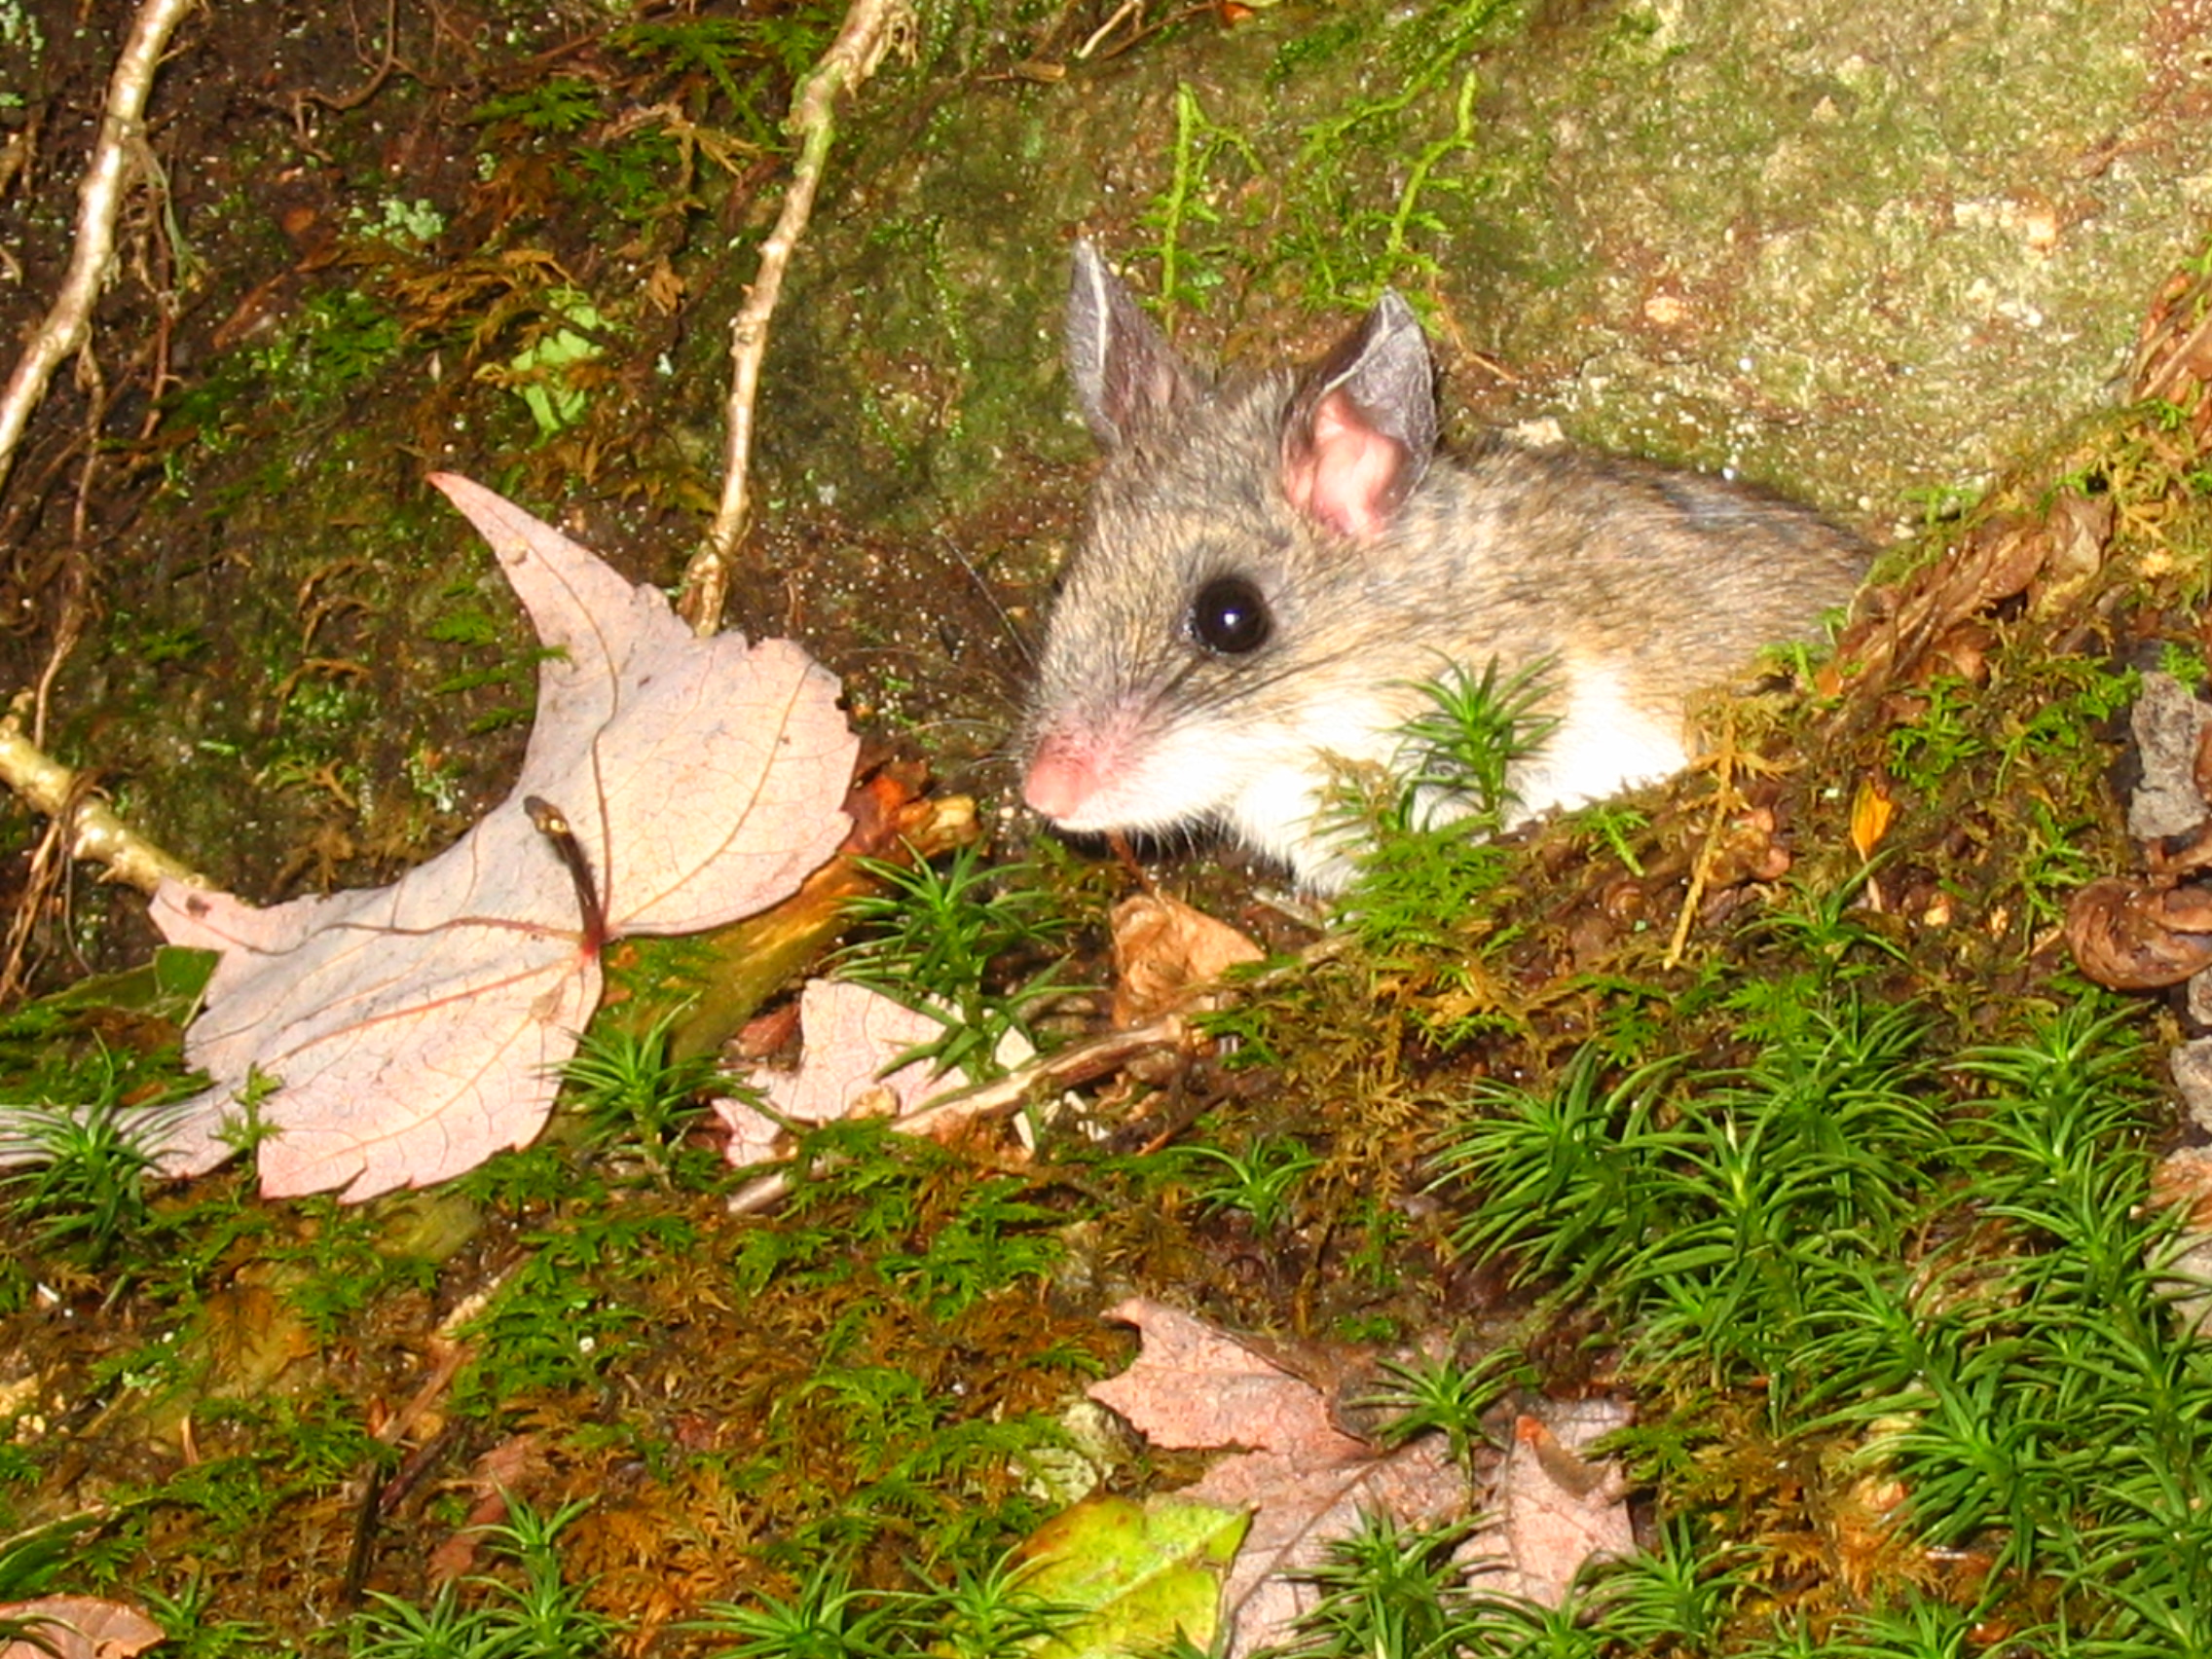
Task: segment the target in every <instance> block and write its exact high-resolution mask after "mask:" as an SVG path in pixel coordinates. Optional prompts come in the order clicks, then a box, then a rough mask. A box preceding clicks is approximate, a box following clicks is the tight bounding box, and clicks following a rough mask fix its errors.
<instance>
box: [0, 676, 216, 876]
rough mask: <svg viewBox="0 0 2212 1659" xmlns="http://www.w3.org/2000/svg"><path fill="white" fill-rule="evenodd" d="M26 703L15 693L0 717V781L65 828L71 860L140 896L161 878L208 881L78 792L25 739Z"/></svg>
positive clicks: (72, 777)
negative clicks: (96, 868)
mask: <svg viewBox="0 0 2212 1659" xmlns="http://www.w3.org/2000/svg"><path fill="white" fill-rule="evenodd" d="M27 701H28V698H27V697H24V696H18V698H17V699H16V706H15V707H14V708H12V709H10V710H9V711H8V715H7V718H6V719H0V784H5V785H7V786H8V788H10V789H12V790H14V791H15V792H16V793H17V794H18V795H19V796H21V797H22V799H23V801H24V802H25V803H26V804H27V805H28V806H29V807H30V808H31V809H32V810H33V811H34V812H42V813H44V814H45V815H46V816H47V817H49V818H52V819H55V820H56V821H58V822H62V823H65V824H66V825H67V826H68V831H69V854H70V856H71V857H72V858H78V859H92V860H93V861H94V862H96V863H99V864H103V865H105V866H107V868H108V873H109V874H110V875H111V876H113V877H114V878H115V879H116V880H118V881H128V882H129V883H130V885H131V886H133V887H135V888H137V889H138V890H139V891H140V892H142V893H146V894H151V893H153V892H154V890H155V889H156V888H158V887H160V886H161V884H162V883H163V881H164V880H165V879H167V880H176V881H182V882H186V883H188V884H190V885H191V886H194V887H211V886H213V885H214V884H213V883H212V882H210V881H209V880H208V879H207V878H206V877H205V876H203V875H202V874H200V873H199V872H198V871H196V870H193V869H191V868H188V867H187V866H185V865H184V863H183V862H182V861H181V860H178V859H175V858H172V857H171V856H170V855H169V854H167V853H165V852H164V851H162V849H161V848H159V847H157V846H155V845H154V843H153V842H151V841H149V840H147V839H146V838H145V837H144V836H142V835H140V834H139V833H138V832H137V831H136V830H132V829H131V828H130V827H129V825H127V824H125V823H124V822H123V820H122V819H120V818H118V817H116V815H115V814H114V813H113V812H110V811H109V810H108V807H107V803H106V802H105V801H103V800H100V799H98V798H97V797H96V796H93V795H91V794H89V793H85V792H82V791H80V790H79V788H78V778H77V774H76V773H74V772H72V771H70V770H69V768H68V767H66V766H64V765H62V764H61V762H60V761H58V760H56V759H55V758H54V757H53V756H50V755H47V754H46V753H45V752H44V751H42V750H41V749H40V748H39V747H38V746H37V745H36V744H34V743H33V742H31V740H30V739H29V738H28V737H25V736H24V735H23V706H24V704H25V703H26V702H27Z"/></svg>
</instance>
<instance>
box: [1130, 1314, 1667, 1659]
mask: <svg viewBox="0 0 2212 1659" xmlns="http://www.w3.org/2000/svg"><path fill="white" fill-rule="evenodd" d="M1106 1316H1107V1317H1108V1318H1111V1319H1118V1320H1122V1321H1124V1322H1126V1323H1129V1324H1133V1325H1135V1326H1136V1327H1137V1330H1138V1332H1139V1334H1140V1336H1141V1339H1142V1344H1143V1346H1142V1347H1141V1349H1140V1350H1139V1352H1138V1355H1137V1358H1136V1360H1135V1362H1134V1363H1133V1364H1131V1365H1130V1366H1129V1368H1128V1369H1127V1370H1126V1371H1124V1372H1123V1373H1122V1374H1121V1375H1120V1376H1118V1377H1112V1378H1108V1379H1107V1380H1106V1381H1105V1382H1103V1383H1094V1384H1093V1385H1092V1386H1091V1387H1090V1389H1089V1390H1088V1392H1089V1395H1090V1397H1091V1398H1092V1399H1093V1400H1096V1401H1097V1402H1099V1403H1100V1404H1101V1405H1106V1406H1110V1407H1112V1408H1113V1409H1114V1410H1115V1411H1117V1412H1119V1413H1121V1415H1122V1416H1123V1417H1124V1418H1126V1419H1128V1420H1129V1422H1130V1424H1131V1425H1132V1426H1134V1427H1135V1428H1136V1429H1138V1430H1139V1431H1140V1432H1141V1433H1143V1434H1144V1435H1145V1437H1146V1438H1147V1439H1149V1440H1150V1441H1151V1442H1152V1443H1153V1444H1154V1445H1155V1446H1160V1447H1163V1448H1170V1449H1179V1450H1208V1449H1214V1448H1223V1449H1226V1448H1238V1449H1239V1450H1237V1451H1235V1452H1234V1453H1233V1454H1232V1455H1231V1456H1226V1457H1224V1458H1222V1459H1221V1460H1220V1461H1219V1462H1217V1463H1215V1464H1214V1465H1213V1467H1212V1468H1211V1469H1209V1470H1208V1471H1207V1472H1206V1474H1205V1476H1204V1478H1203V1479H1201V1480H1200V1481H1198V1484H1196V1485H1195V1486H1191V1487H1188V1488H1186V1489H1184V1490H1183V1491H1182V1492H1181V1493H1178V1494H1177V1495H1178V1496H1179V1497H1181V1498H1183V1499H1185V1500H1187V1501H1190V1502H1195V1503H1202V1504H1209V1505H1213V1506H1216V1507H1218V1508H1221V1509H1224V1510H1227V1511H1230V1512H1232V1513H1243V1514H1248V1515H1249V1516H1250V1517H1251V1522H1250V1530H1249V1531H1248V1532H1247V1533H1246V1535H1245V1538H1244V1543H1243V1548H1242V1549H1241V1550H1239V1551H1238V1552H1237V1555H1236V1559H1235V1564H1234V1566H1233V1567H1231V1568H1230V1571H1229V1574H1228V1578H1227V1582H1226V1583H1225V1584H1224V1586H1223V1590H1222V1605H1223V1616H1224V1620H1225V1622H1226V1625H1227V1628H1228V1631H1229V1637H1228V1641H1227V1643H1226V1646H1225V1647H1224V1648H1223V1649H1222V1650H1223V1651H1226V1652H1228V1653H1231V1654H1238V1653H1252V1652H1257V1651H1259V1650H1260V1649H1261V1648H1263V1647H1267V1646H1270V1645H1273V1644H1278V1643H1282V1642H1287V1641H1292V1640H1293V1639H1294V1637H1295V1635H1296V1628H1295V1627H1296V1623H1297V1620H1298V1619H1299V1617H1300V1616H1301V1615H1302V1614H1305V1613H1307V1612H1309V1611H1310V1610H1311V1609H1312V1608H1313V1607H1314V1605H1316V1604H1317V1603H1318V1601H1319V1599H1320V1592H1319V1589H1318V1587H1317V1586H1316V1584H1315V1583H1314V1582H1313V1580H1312V1577H1311V1574H1312V1572H1313V1569H1314V1568H1316V1567H1320V1566H1322V1565H1323V1564H1324V1563H1325V1562H1326V1560H1327V1559H1328V1554H1329V1546H1330V1545H1331V1544H1332V1543H1333V1542H1335V1541H1336V1540H1338V1539H1341V1538H1345V1537H1348V1536H1349V1535H1350V1534H1351V1533H1352V1532H1353V1531H1355V1530H1357V1529H1358V1527H1359V1526H1360V1524H1361V1517H1362V1515H1363V1514H1374V1515H1380V1516H1383V1517H1386V1518H1388V1519H1389V1520H1390V1521H1391V1522H1393V1523H1395V1524H1397V1525H1400V1526H1409V1527H1434V1526H1445V1525H1449V1524H1452V1523H1455V1522H1458V1521H1460V1520H1462V1519H1464V1518H1465V1517H1466V1516H1467V1515H1469V1514H1470V1513H1472V1512H1473V1511H1474V1510H1475V1509H1476V1508H1477V1506H1478V1505H1477V1501H1476V1492H1475V1488H1474V1483H1473V1482H1472V1481H1471V1480H1470V1478H1469V1475H1468V1473H1467V1471H1466V1470H1465V1469H1463V1468H1461V1467H1460V1466H1459V1464H1458V1463H1457V1461H1456V1459H1455V1458H1454V1457H1453V1456H1451V1453H1450V1449H1449V1446H1448V1443H1447V1441H1446V1438H1445V1437H1444V1436H1442V1435H1435V1434H1431V1435H1424V1436H1421V1437H1419V1438H1418V1439H1415V1440H1411V1441H1408V1442H1406V1443H1405V1444H1403V1445H1399V1446H1394V1447H1378V1446H1376V1445H1375V1444H1373V1443H1372V1442H1370V1441H1367V1440H1364V1439H1362V1438H1360V1437H1359V1436H1357V1435H1354V1434H1351V1433H1348V1432H1346V1429H1345V1428H1344V1427H1342V1426H1341V1425H1340V1424H1339V1422H1338V1420H1337V1416H1336V1413H1335V1412H1334V1411H1333V1409H1332V1403H1331V1400H1330V1397H1329V1395H1328V1394H1327V1393H1325V1392H1324V1391H1323V1390H1322V1389H1321V1388H1320V1387H1318V1386H1317V1385H1316V1384H1315V1383H1312V1382H1310V1381H1309V1380H1308V1379H1306V1378H1304V1377H1301V1376H1297V1375H1294V1374H1293V1373H1292V1372H1291V1371H1290V1370H1289V1369H1287V1368H1286V1367H1285V1366H1284V1365H1282V1364H1280V1363H1278V1362H1277V1361H1276V1360H1275V1359H1274V1358H1272V1357H1270V1356H1269V1355H1268V1354H1267V1353H1265V1352H1263V1351H1261V1349H1260V1348H1259V1347H1258V1346H1254V1345H1253V1344H1250V1343H1247V1342H1244V1341H1241V1340H1239V1339H1237V1338H1235V1337H1234V1336H1230V1335H1228V1334H1226V1333H1224V1332H1222V1331H1219V1330H1217V1329H1215V1328H1214V1327H1212V1326H1211V1325H1208V1324H1207V1323H1206V1322H1205V1321H1203V1320H1200V1319H1198V1318H1195V1317H1193V1316H1192V1315H1190V1314H1188V1313H1184V1312H1181V1311H1179V1310H1178V1309H1173V1308H1170V1307H1167V1306H1165V1305H1164V1304H1161V1303H1158V1302H1153V1301H1150V1300H1148V1299H1145V1298H1141V1297H1139V1298H1132V1299H1131V1300H1129V1301H1126V1302H1124V1303H1123V1304H1121V1305H1120V1306H1119V1307H1117V1308H1114V1309H1110V1310H1109V1311H1108V1313H1107V1315H1106ZM1627 1421H1628V1415H1627V1412H1626V1410H1625V1408H1623V1407H1622V1406H1621V1405H1620V1404H1619V1403H1618V1402H1615V1401H1612V1400H1609V1399H1605V1398H1602V1397H1600V1398H1593V1399H1589V1400H1583V1401H1579V1402H1576V1403H1574V1404H1573V1405H1570V1406H1567V1407H1562V1408H1556V1409H1552V1410H1548V1411H1546V1412H1545V1413H1544V1415H1542V1416H1538V1415H1536V1414H1534V1413H1529V1414H1524V1415H1523V1416H1522V1417H1521V1418H1520V1419H1519V1420H1518V1422H1517V1424H1516V1426H1515V1431H1514V1436H1513V1441H1512V1444H1511V1445H1510V1447H1509V1448H1508V1450H1507V1453H1506V1456H1504V1458H1503V1459H1502V1462H1501V1463H1500V1464H1499V1465H1498V1467H1497V1469H1496V1470H1495V1472H1494V1474H1493V1480H1492V1485H1491V1492H1490V1495H1489V1507H1490V1509H1491V1510H1492V1511H1493V1514H1494V1515H1495V1517H1496V1519H1495V1520H1494V1521H1493V1523H1492V1524H1490V1525H1488V1526H1485V1527H1483V1528H1481V1529H1479V1530H1476V1531H1474V1532H1473V1533H1471V1534H1470V1535H1469V1536H1468V1537H1467V1538H1466V1539H1465V1540H1464V1541H1463V1542H1462V1543H1461V1545H1460V1547H1459V1549H1458V1551H1457V1553H1456V1559H1457V1560H1458V1561H1459V1562H1460V1563H1461V1565H1462V1566H1463V1567H1465V1568H1466V1569H1467V1570H1468V1572H1469V1573H1470V1575H1471V1583H1479V1585H1480V1586H1481V1587H1482V1588H1484V1589H1486V1590H1489V1591H1492V1592H1493V1593H1495V1592H1498V1591H1503V1592H1506V1593H1510V1594H1513V1595H1518V1596H1525V1597H1528V1598H1530V1599H1533V1600H1538V1601H1543V1602H1546V1603H1547V1604H1552V1605H1557V1604H1558V1603H1559V1601H1560V1600H1561V1598H1562V1597H1564V1595H1565V1593H1566V1590H1567V1584H1568V1583H1569V1581H1571V1580H1572V1579H1573V1577H1574V1576H1575V1574H1576V1573H1577V1572H1578V1571H1579V1570H1580V1569H1581V1568H1582V1567H1583V1565H1584V1564H1585V1563H1586V1562H1588V1561H1590V1560H1592V1559H1594V1558H1599V1557H1607V1556H1615V1555H1621V1554H1625V1553H1627V1551H1628V1550H1629V1549H1630V1548H1631V1547H1632V1545H1633V1539H1632V1536H1631V1532H1630V1527H1629V1517H1628V1508H1627V1492H1628V1487H1627V1483H1626V1481H1625V1479H1624V1478H1623V1477H1622V1475H1621V1472H1620V1470H1619V1469H1618V1468H1617V1467H1616V1466H1615V1465H1613V1464H1611V1463H1609V1462H1604V1461H1592V1460H1590V1459H1588V1458H1586V1457H1585V1456H1584V1454H1585V1453H1586V1452H1587V1451H1588V1450H1589V1448H1590V1446H1591V1444H1592V1442H1594V1441H1595V1440H1596V1439H1597V1438H1598V1437H1599V1436H1600V1435H1602V1434H1604V1433H1606V1432H1608V1431H1610V1430H1611V1429H1614V1428H1618V1427H1622V1426H1624V1425H1625V1424H1626V1422H1627Z"/></svg>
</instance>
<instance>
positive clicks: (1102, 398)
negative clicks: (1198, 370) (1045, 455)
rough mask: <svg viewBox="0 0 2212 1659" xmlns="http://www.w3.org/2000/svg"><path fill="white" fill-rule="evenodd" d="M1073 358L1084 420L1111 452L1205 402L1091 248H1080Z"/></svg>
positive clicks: (1071, 324)
mask: <svg viewBox="0 0 2212 1659" xmlns="http://www.w3.org/2000/svg"><path fill="white" fill-rule="evenodd" d="M1067 352H1068V378H1069V379H1070V380H1072V381H1074V382H1075V396H1076V402H1077V404H1078V405H1079V406H1080V407H1081V408H1082V410H1083V418H1084V421H1085V422H1086V423H1087V424H1088V425H1089V427H1090V430H1091V434H1092V435H1093V436H1094V437H1096V438H1097V440H1098V441H1099V442H1100V443H1101V444H1103V445H1105V446H1106V447H1107V448H1108V449H1114V448H1117V447H1119V446H1120V445H1122V444H1124V443H1126V442H1128V440H1129V438H1130V436H1131V435H1132V434H1133V433H1135V432H1137V431H1138V430H1140V429H1142V428H1143V427H1144V426H1146V425H1149V424H1151V423H1152V422H1153V421H1155V420H1157V419H1158V418H1159V417H1160V416H1161V415H1164V414H1167V413H1169V412H1170V411H1172V410H1175V409H1179V408H1181V407H1183V406H1184V405H1185V404H1187V403H1191V402H1193V401H1195V400H1196V399H1197V397H1198V389H1199V388H1198V378H1197V377H1196V376H1195V375H1193V374H1192V373H1191V370H1190V367H1189V365H1187V364H1186V363H1185V362H1184V361H1183V359H1182V358H1181V357H1179V356H1177V355H1176V353H1175V348H1174V347H1172V346H1170V345H1168V344H1167V340H1166V337H1165V336H1163V335H1162V334H1161V332H1160V330H1159V329H1157V328H1155V327H1153V325H1152V323H1151V322H1150V321H1149V320H1148V319H1147V318H1146V316H1145V314H1144V313H1143V312H1141V311H1139V310H1138V309H1137V303H1136V301H1135V300H1134V299H1132V298H1131V297H1130V295H1129V291H1128V289H1126V288H1124V287H1123V286H1122V284H1121V281H1120V280H1119V278H1117V277H1116V276H1115V275H1114V274H1113V273H1112V272H1111V271H1109V270H1107V269H1106V261H1105V260H1104V259H1102V258H1100V257H1099V253H1098V250H1097V249H1096V248H1095V247H1093V246H1091V245H1090V243H1089V242H1088V241H1079V242H1077V243H1076V244H1075V276H1074V280H1073V281H1072V282H1071V283H1070V284H1069V287H1068V324H1067Z"/></svg>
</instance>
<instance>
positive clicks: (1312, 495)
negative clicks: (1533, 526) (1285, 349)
mask: <svg viewBox="0 0 2212 1659" xmlns="http://www.w3.org/2000/svg"><path fill="white" fill-rule="evenodd" d="M1435 454H1436V371H1435V367H1434V365H1433V364H1432V363H1431V362H1430V361H1429V355H1428V337H1427V336H1426V335H1424V334H1422V333H1421V329H1420V321H1419V318H1418V317H1416V316H1415V315H1414V313H1413V308H1412V307H1411V306H1409V305H1407V304H1406V302H1405V301H1403V300H1401V299H1400V298H1398V296H1397V295H1396V294H1392V293H1384V294H1383V298H1382V299H1381V300H1379V301H1378V302H1377V303H1376V306H1375V309H1374V310H1373V311H1371V312H1369V313H1367V316H1366V318H1365V320H1363V321H1362V322H1361V323H1360V325H1359V326H1358V327H1357V328H1355V329H1353V330H1352V331H1351V333H1349V334H1347V335H1346V336H1345V338H1344V339H1343V340H1341V341H1339V342H1338V343H1337V347H1336V350H1333V351H1331V352H1330V353H1329V354H1328V355H1327V356H1326V357H1324V358H1322V359H1321V361H1320V362H1319V363H1318V364H1316V365H1315V366H1314V368H1313V369H1312V371H1311V372H1310V373H1309V374H1308V375H1307V377H1306V378H1305V380H1303V381H1302V382H1300V383H1299V387H1298V390H1297V391H1296V392H1295V393H1294V394H1293V395H1292V397H1291V400H1290V409H1289V412H1288V414H1287V415H1286V416H1285V417H1284V421H1283V438H1282V487H1283V494H1284V495H1285V496H1287V497H1289V498H1290V503H1291V505H1293V506H1295V507H1296V508H1298V510H1299V511H1301V512H1303V513H1306V514H1308V515H1309V516H1310V517H1312V518H1314V519H1317V520H1318V521H1319V522H1321V523H1322V524H1324V525H1326V526H1328V527H1329V528H1330V529H1331V530H1334V531H1336V532H1337V533H1338V534H1339V535H1349V536H1352V537H1354V538H1357V539H1361V540H1364V539H1366V538H1368V537H1370V536H1373V535H1378V534H1380V533H1381V531H1382V530H1383V527H1384V526H1385V525H1387V524H1388V523H1389V522H1390V519H1391V516H1392V515H1393V514H1394V513H1396V512H1397V510H1398V508H1399V507H1400V506H1401V505H1402V504H1403V503H1404V501H1405V499H1406V498H1407V497H1408V496H1410V495H1412V494H1413V492H1414V486H1416V485H1417V484H1419V482H1420V481H1421V477H1422V475H1423V474H1424V473H1426V472H1427V471H1428V463H1429V461H1430V460H1431V459H1432V458H1433V457H1434V456H1435Z"/></svg>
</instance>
